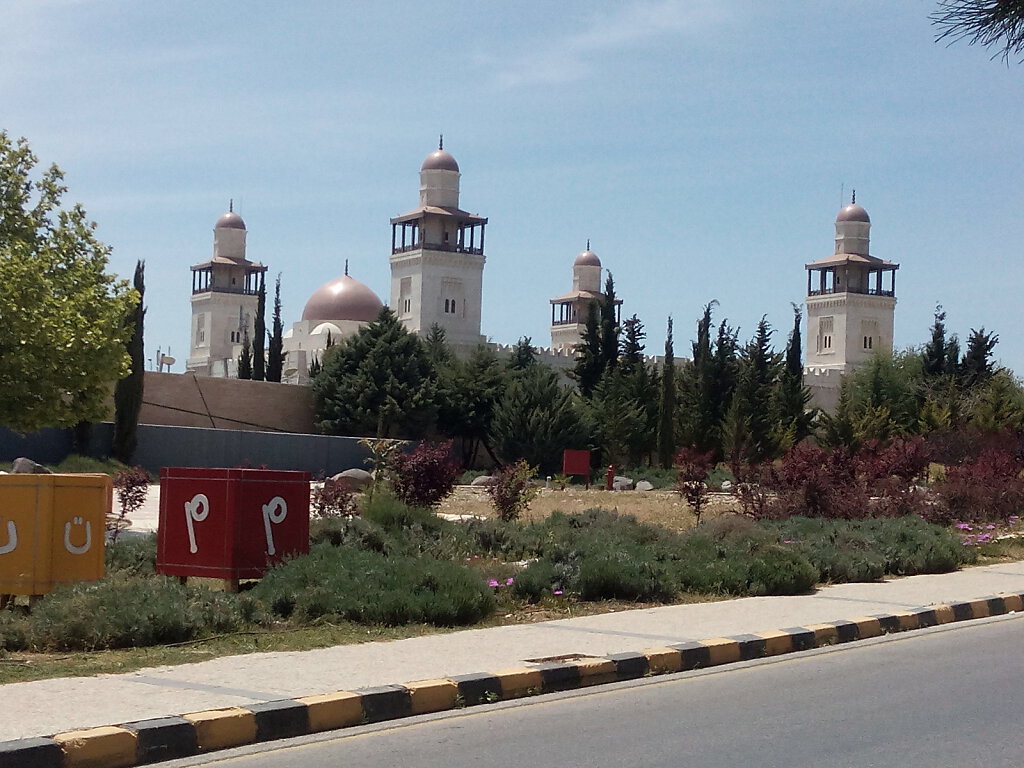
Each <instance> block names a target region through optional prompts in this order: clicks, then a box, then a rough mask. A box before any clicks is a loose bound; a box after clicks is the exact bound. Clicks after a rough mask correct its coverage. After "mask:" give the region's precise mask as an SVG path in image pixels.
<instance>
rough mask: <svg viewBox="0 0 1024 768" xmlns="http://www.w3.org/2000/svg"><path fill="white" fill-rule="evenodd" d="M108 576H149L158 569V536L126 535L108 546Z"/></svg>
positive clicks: (152, 534) (153, 534)
mask: <svg viewBox="0 0 1024 768" xmlns="http://www.w3.org/2000/svg"><path fill="white" fill-rule="evenodd" d="M105 555H106V563H107V574H108V575H112V574H115V573H120V574H124V575H128V576H148V575H150V574H152V573H154V572H155V569H156V534H155V533H148V534H144V535H124V534H122V535H121V537H120V538H119V539H118V540H117V541H115V542H110V543H108V544H107V547H106V553H105Z"/></svg>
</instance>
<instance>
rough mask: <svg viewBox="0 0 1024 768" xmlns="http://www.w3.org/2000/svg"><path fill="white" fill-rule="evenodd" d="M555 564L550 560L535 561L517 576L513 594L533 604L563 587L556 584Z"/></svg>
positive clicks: (513, 585)
mask: <svg viewBox="0 0 1024 768" xmlns="http://www.w3.org/2000/svg"><path fill="white" fill-rule="evenodd" d="M555 574H556V568H555V564H554V563H553V562H551V561H550V560H545V559H541V560H534V561H533V562H532V563H530V564H529V565H527V566H526V567H525V568H524V569H523V570H522V571H520V572H519V574H518V575H517V576H516V580H515V581H514V582H513V583H512V594H514V595H515V596H516V597H521V598H523V599H524V600H528V601H530V602H531V603H536V602H537V601H539V600H540V599H541V598H542V597H544V595H546V594H550V593H551V592H553V591H554V590H556V589H561V588H562V585H561V584H558V583H557V582H556V576H555Z"/></svg>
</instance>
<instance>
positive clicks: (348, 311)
mask: <svg viewBox="0 0 1024 768" xmlns="http://www.w3.org/2000/svg"><path fill="white" fill-rule="evenodd" d="M383 307H384V302H382V301H381V300H380V299H379V298H378V297H377V294H375V293H374V292H373V291H371V290H370V289H369V288H367V287H366V286H365V285H364V284H363V283H361V282H359V281H358V280H356V279H355V278H354V277H349V276H348V275H342V276H341V277H339V278H337V279H335V280H331V282H329V283H324V284H323V285H321V286H320V287H319V288H317V289H316V291H315V292H314V293H313V295H312V296H310V297H309V301H307V302H306V307H305V309H303V310H302V319H303V320H312V321H314V322H318V323H320V322H331V321H336V320H354V321H357V322H364V323H369V322H372V321H374V320H376V319H377V316H378V315H379V314H380V311H381V309H382V308H383Z"/></svg>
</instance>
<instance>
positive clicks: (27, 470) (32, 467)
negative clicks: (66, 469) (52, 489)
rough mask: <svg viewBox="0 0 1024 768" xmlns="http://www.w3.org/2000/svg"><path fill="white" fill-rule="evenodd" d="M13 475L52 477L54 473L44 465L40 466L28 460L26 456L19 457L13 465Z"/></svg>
mask: <svg viewBox="0 0 1024 768" xmlns="http://www.w3.org/2000/svg"><path fill="white" fill-rule="evenodd" d="M11 474H12V475H52V474H53V472H51V471H50V470H48V469H47V468H46V467H44V466H43V465H42V464H39V463H37V462H35V461H32V459H26V458H25V457H24V456H19V457H18V458H17V459H15V460H14V462H13V463H12V464H11Z"/></svg>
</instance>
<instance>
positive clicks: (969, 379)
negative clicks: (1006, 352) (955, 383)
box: [958, 328, 999, 388]
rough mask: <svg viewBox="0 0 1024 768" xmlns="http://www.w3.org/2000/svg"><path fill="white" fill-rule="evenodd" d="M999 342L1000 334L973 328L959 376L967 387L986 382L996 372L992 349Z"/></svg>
mask: <svg viewBox="0 0 1024 768" xmlns="http://www.w3.org/2000/svg"><path fill="white" fill-rule="evenodd" d="M998 343H999V336H997V335H996V334H994V333H986V332H985V329H984V328H982V329H981V330H980V331H976V330H974V329H973V328H971V335H970V336H968V337H967V351H966V352H965V353H964V356H963V359H962V360H961V361H960V368H959V370H958V378H959V379H960V381H961V382H962V383H963V384H964V385H965V386H967V387H969V388H970V387H975V386H977V385H979V384H984V383H985V382H987V381H988V380H989V379H991V378H992V376H993V375H994V374H995V372H996V371H995V366H994V365H993V364H992V350H993V349H995V346H996V344H998Z"/></svg>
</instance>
